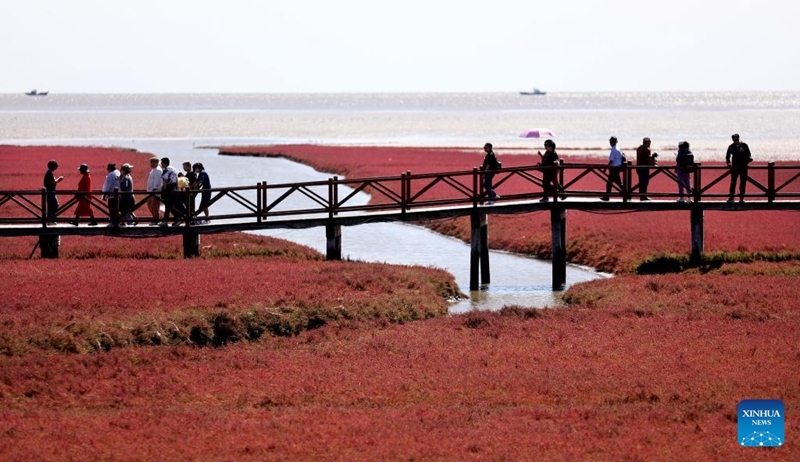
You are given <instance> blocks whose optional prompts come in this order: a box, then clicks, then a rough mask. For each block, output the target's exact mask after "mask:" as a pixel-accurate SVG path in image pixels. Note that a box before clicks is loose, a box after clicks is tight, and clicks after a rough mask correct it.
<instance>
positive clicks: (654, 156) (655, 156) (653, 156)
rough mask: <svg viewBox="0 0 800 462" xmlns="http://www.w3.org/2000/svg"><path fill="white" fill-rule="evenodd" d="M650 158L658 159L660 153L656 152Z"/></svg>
mask: <svg viewBox="0 0 800 462" xmlns="http://www.w3.org/2000/svg"><path fill="white" fill-rule="evenodd" d="M650 157H652V158H653V159H655V158H657V157H658V153H657V152H654V153H653V155H652V156H650Z"/></svg>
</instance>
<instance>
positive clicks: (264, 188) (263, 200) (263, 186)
mask: <svg viewBox="0 0 800 462" xmlns="http://www.w3.org/2000/svg"><path fill="white" fill-rule="evenodd" d="M261 194H262V197H261V204H263V205H262V208H263V210H262V213H263V214H264V218H263V219H264V220H266V219H267V218H268V217H267V207H269V205H268V204H269V203H268V202H267V199H268V197H267V182H266V181H262V182H261Z"/></svg>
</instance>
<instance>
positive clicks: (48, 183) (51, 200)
mask: <svg viewBox="0 0 800 462" xmlns="http://www.w3.org/2000/svg"><path fill="white" fill-rule="evenodd" d="M56 170H58V162H56V161H55V160H51V161H50V162H48V163H47V171H46V172H45V173H44V189H45V190H46V191H47V202H46V204H47V223H48V224H51V225H55V224H56V223H57V222H56V212H58V197H57V196H56V185H57V184H58V183H60V182H61V181H63V180H64V177H63V176H59V177H58V178H56Z"/></svg>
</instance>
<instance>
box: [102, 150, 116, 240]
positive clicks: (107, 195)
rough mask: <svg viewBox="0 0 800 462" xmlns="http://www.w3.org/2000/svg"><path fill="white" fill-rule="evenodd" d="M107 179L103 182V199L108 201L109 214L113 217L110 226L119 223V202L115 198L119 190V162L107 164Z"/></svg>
mask: <svg viewBox="0 0 800 462" xmlns="http://www.w3.org/2000/svg"><path fill="white" fill-rule="evenodd" d="M106 171H108V175H106V181H105V182H103V189H102V190H101V191H102V192H103V200H104V201H108V216H109V218H110V219H111V223H109V225H108V226H109V227H115V226H117V225H118V224H119V202H118V201H117V200H116V199H115V196H114V192H115V191H119V170H117V164H115V163H113V162H111V163H109V164H108V165H107V166H106Z"/></svg>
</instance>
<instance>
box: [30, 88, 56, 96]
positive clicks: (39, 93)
mask: <svg viewBox="0 0 800 462" xmlns="http://www.w3.org/2000/svg"><path fill="white" fill-rule="evenodd" d="M48 93H50V92H49V91H38V90H36V89H35V88H34V89H33V90H31V91H26V92H25V94H26V95H28V96H47V94H48Z"/></svg>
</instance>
